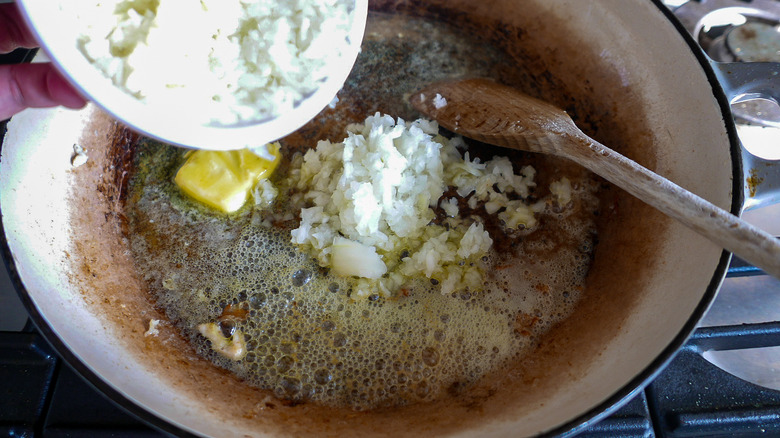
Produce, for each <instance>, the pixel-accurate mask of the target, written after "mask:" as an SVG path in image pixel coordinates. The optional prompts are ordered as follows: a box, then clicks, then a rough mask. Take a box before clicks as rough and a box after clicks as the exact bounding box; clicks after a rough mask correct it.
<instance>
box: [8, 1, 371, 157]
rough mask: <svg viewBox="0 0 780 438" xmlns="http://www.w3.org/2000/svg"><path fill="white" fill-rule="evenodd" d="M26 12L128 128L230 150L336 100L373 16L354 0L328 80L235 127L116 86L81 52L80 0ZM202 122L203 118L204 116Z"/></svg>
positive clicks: (67, 71) (70, 73) (71, 71)
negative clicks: (286, 108)
mask: <svg viewBox="0 0 780 438" xmlns="http://www.w3.org/2000/svg"><path fill="white" fill-rule="evenodd" d="M16 3H17V5H18V6H19V8H20V9H21V11H22V15H23V16H24V17H25V19H26V20H27V24H28V25H29V26H30V28H31V29H32V31H33V32H34V34H35V35H36V37H37V39H38V41H39V43H40V44H41V47H42V49H44V50H45V51H46V53H47V54H48V55H49V57H50V58H51V60H52V62H54V63H55V65H56V66H57V67H58V69H59V70H60V71H61V72H62V73H63V75H65V76H66V77H67V78H68V80H69V81H70V82H71V83H72V84H73V85H74V86H75V87H76V88H77V89H79V90H80V91H81V93H82V94H83V95H84V96H86V97H88V98H89V99H90V100H92V101H94V102H95V103H96V104H97V105H99V106H100V107H102V108H103V109H104V110H105V111H106V112H108V113H109V114H111V115H112V116H113V117H114V118H116V119H117V120H119V121H121V122H122V123H124V124H125V125H127V126H128V127H130V128H132V129H134V130H136V131H138V132H140V133H142V134H145V135H147V136H149V137H153V138H156V139H158V140H160V141H163V142H165V143H170V144H174V145H178V146H184V147H191V148H198V149H215V150H229V149H239V148H244V147H253V146H260V145H263V144H265V143H268V142H271V141H275V140H278V139H279V138H282V137H284V136H286V135H288V134H290V133H292V132H294V131H295V130H297V129H298V128H300V127H301V126H303V125H304V124H305V123H306V122H308V121H309V120H311V119H312V118H314V117H315V116H316V115H317V114H318V113H319V112H320V111H321V110H322V109H324V108H325V107H326V106H327V105H328V104H330V103H331V102H332V101H333V99H334V97H336V93H337V92H338V91H339V90H340V89H341V87H342V86H343V84H344V82H345V81H346V79H347V76H348V75H349V73H350V71H351V70H352V66H353V65H354V62H355V59H356V58H357V55H358V53H359V51H360V45H361V42H362V39H363V32H364V29H365V24H366V17H367V14H368V1H367V0H354V9H353V20H354V21H353V25H352V29H351V33H350V35H349V47H348V49H347V50H345V52H344V54H343V55H342V56H340V57H337V56H334V57H332V58H331V59H330V62H329V66H328V69H329V71H330V73H329V75H328V77H327V79H326V80H325V81H324V82H323V83H322V84H321V85H320V87H319V88H318V89H317V90H316V91H315V92H314V93H313V94H311V95H309V96H308V97H306V98H305V99H304V100H303V101H301V102H300V103H299V104H298V105H297V106H296V107H295V108H294V109H293V110H292V111H290V112H287V113H284V114H281V115H279V116H278V117H275V118H269V119H266V120H260V121H255V122H247V123H241V124H237V125H231V126H219V125H216V124H206V123H202V122H198V121H196V119H197V118H196V117H194V116H191V115H194V113H193V112H194V111H198V109H197V108H189V107H187V106H186V105H182V108H180V109H177V111H175V113H172V111H171V110H170V109H169V108H164V109H163V108H159V107H154V106H152V105H150V104H147V103H144V102H142V101H140V100H138V99H136V98H134V97H132V96H131V95H129V94H128V93H127V92H125V91H123V90H121V89H120V88H119V87H117V86H115V85H114V84H113V83H112V82H111V80H110V79H108V78H107V77H106V76H104V75H103V73H102V72H101V71H99V70H98V69H97V68H96V67H95V66H93V65H92V64H91V63H90V62H89V61H88V60H87V59H86V57H85V56H84V55H83V54H82V52H81V51H79V49H78V47H77V45H76V42H77V40H78V37H79V34H80V32H81V29H80V26H78V25H76V24H75V23H73V22H72V18H71V17H72V12H71V11H73V10H74V8H77V7H79V5H78V3H84V2H83V0H75V1H61V0H57V1H51V0H17V1H16ZM200 119H201V120H202V117H201V118H200Z"/></svg>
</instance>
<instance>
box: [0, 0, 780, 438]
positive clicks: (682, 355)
mask: <svg viewBox="0 0 780 438" xmlns="http://www.w3.org/2000/svg"><path fill="white" fill-rule="evenodd" d="M728 1H730V0H700V1H698V2H697V3H699V4H701V5H704V4H707V3H708V2H709V3H711V4H713V3H718V2H721V3H723V2H728ZM740 1H741V2H742V3H743V4H744V5H750V4H754V3H756V4H759V3H766V2H767V1H769V2H772V1H776V0H751V1H745V0H740ZM686 3H687V1H686V0H667V1H666V4H667V5H668V6H670V8H676V7H678V6H680V5H684V4H686ZM777 3H780V2H777ZM697 6H698V5H697ZM23 56H24V54H19V53H17V54H14V55H11V57H10V58H9V57H6V58H5V61H6V62H8V61H12V62H13V61H18V60H19V59H16V58H18V57H23ZM2 61H3V60H0V63H2ZM755 128H756V127H755V126H752V125H748V124H745V125H741V126H739V131H740V137H741V138H743V141H745V139H746V138H748V137H750V138H751V141H752V142H757V143H758V144H759V145H765V144H773V145H776V144H780V128H761V129H760V130H758V133H756V132H757V131H756V129H755ZM0 129H3V130H4V127H3V126H2V125H0ZM753 137H756V138H757V140H752V138H753ZM771 153H774V154H778V155H780V151H778V150H777V149H775V150H774V151H773V152H771ZM744 217H745V219H746V220H748V221H749V222H752V223H754V224H755V225H757V226H759V227H761V228H763V229H765V230H767V231H769V232H770V233H772V234H774V235H780V220H778V219H779V218H780V205H776V206H774V207H767V208H764V209H760V210H755V211H749V212H746V213H745V216H744ZM0 382H3V383H2V384H0V436H9V437H43V436H45V437H82V436H83V437H102V436H106V437H108V436H121V437H136V436H141V437H153V436H163V435H164V434H163V433H161V432H159V431H157V430H155V429H153V428H151V427H149V426H147V425H145V424H143V423H142V422H140V421H139V420H137V419H135V418H134V417H133V416H132V415H130V414H128V413H126V412H124V411H123V410H122V409H121V408H119V407H117V406H115V405H114V404H113V403H111V402H110V401H107V399H106V398H104V397H103V395H102V394H100V393H99V392H98V391H96V390H95V389H94V388H92V387H91V386H90V385H89V384H88V383H86V382H85V381H84V380H82V379H81V378H80V377H79V376H78V375H76V374H75V373H74V372H73V371H72V370H71V369H70V368H69V366H67V364H65V363H64V362H63V361H62V360H61V359H60V358H59V357H58V355H57V354H56V353H55V352H54V351H53V350H52V349H51V347H50V346H49V345H48V344H47V343H46V342H45V341H44V339H43V338H42V337H41V336H40V335H39V334H38V333H37V331H36V329H35V327H34V326H33V325H32V324H31V323H30V322H29V320H28V318H27V313H26V311H25V310H24V308H23V306H22V305H21V302H20V301H19V299H18V297H17V296H16V292H15V291H14V288H13V286H12V285H11V283H10V280H9V278H8V273H7V271H6V268H5V266H4V265H3V266H2V267H1V268H0ZM577 436H581V437H615V436H623V437H653V436H658V437H702V436H709V437H753V436H780V280H777V279H774V278H772V277H769V276H767V275H765V274H763V273H762V272H760V271H758V270H757V269H755V268H753V267H751V266H750V265H747V264H745V263H744V262H742V261H741V260H739V259H734V260H733V261H732V264H731V267H730V269H729V274H728V276H727V278H726V280H725V281H724V284H723V286H722V288H721V290H720V292H719V294H718V297H717V299H716V300H715V302H714V304H713V306H712V308H711V309H710V311H709V312H708V314H707V315H706V316H705V318H704V319H703V320H702V322H701V324H700V327H699V328H698V329H697V330H696V332H695V333H694V335H693V337H692V338H691V339H690V340H689V342H688V343H687V344H686V346H685V347H684V348H683V349H682V350H681V351H680V352H679V354H678V355H677V356H676V357H675V359H673V361H672V362H671V363H670V365H669V366H668V367H667V368H665V369H664V371H663V372H662V373H661V374H660V375H659V376H658V377H657V378H656V379H655V380H654V381H653V382H652V383H651V384H650V385H648V386H647V387H646V388H645V389H644V390H641V391H639V392H638V393H637V394H636V395H635V397H634V398H633V399H632V400H631V401H630V402H629V403H627V404H626V405H624V406H622V407H620V408H618V409H617V410H615V411H614V412H613V413H612V414H611V415H609V416H608V417H606V418H605V419H603V420H601V421H599V422H596V423H594V424H588V425H587V427H586V428H585V430H584V431H582V432H581V433H580V434H579V435H577Z"/></svg>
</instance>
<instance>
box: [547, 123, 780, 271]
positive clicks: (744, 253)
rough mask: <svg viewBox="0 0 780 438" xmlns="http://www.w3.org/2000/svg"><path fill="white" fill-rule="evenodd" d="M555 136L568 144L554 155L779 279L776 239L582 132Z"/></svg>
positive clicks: (778, 252)
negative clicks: (595, 175) (586, 170)
mask: <svg viewBox="0 0 780 438" xmlns="http://www.w3.org/2000/svg"><path fill="white" fill-rule="evenodd" d="M557 138H558V139H560V140H561V141H564V142H567V143H568V145H567V146H568V147H566V146H564V145H561V147H560V149H559V150H558V152H559V154H560V155H563V156H566V158H569V159H571V160H574V161H575V162H577V163H579V164H581V165H583V166H585V167H586V168H588V169H590V170H591V171H593V172H594V173H596V174H598V175H600V176H602V177H603V178H604V179H606V180H608V181H610V182H612V183H613V184H615V185H617V186H619V187H621V188H623V189H624V190H626V191H627V192H628V193H630V194H632V195H634V196H636V197H637V198H638V199H640V200H642V201H644V202H646V203H647V204H649V205H651V206H653V207H655V208H657V209H658V210H660V211H662V212H663V213H666V214H667V215H669V216H670V217H673V218H675V219H677V220H678V221H680V222H682V223H683V224H684V225H686V226H687V227H689V228H691V229H692V230H693V231H696V232H697V233H699V234H701V235H702V236H705V237H707V238H708V239H710V240H711V241H712V242H715V243H717V244H718V245H721V247H723V248H725V249H726V250H728V251H730V252H732V253H734V254H736V255H738V256H739V257H741V258H742V259H743V260H745V261H747V262H749V263H751V264H753V265H754V266H756V267H758V268H760V269H762V270H763V271H764V272H766V273H767V274H770V275H772V276H774V277H776V278H780V241H778V239H776V238H775V237H774V236H772V235H771V234H769V233H767V232H765V231H763V230H761V229H759V228H756V227H755V226H753V225H751V224H749V223H747V222H745V221H744V220H742V219H740V218H739V217H738V216H735V215H733V214H731V213H729V212H727V211H725V210H723V209H722V208H720V207H718V206H716V205H714V204H712V203H711V202H709V201H707V200H705V199H703V198H701V197H699V196H697V195H695V194H693V193H691V192H689V191H688V190H685V189H683V188H682V187H680V186H678V185H677V184H675V183H673V182H671V181H669V180H668V179H666V178H664V177H662V176H660V175H658V174H656V173H653V172H651V171H649V170H647V169H646V168H644V167H642V166H641V165H639V164H638V163H636V162H634V161H632V160H631V159H629V158H627V157H625V156H623V155H621V154H619V153H617V152H615V151H613V150H612V149H609V148H608V147H606V146H604V145H602V144H601V143H599V142H597V141H595V140H593V139H592V138H590V137H588V136H586V135H584V134H582V135H574V136H568V135H565V136H561V137H557ZM572 146H574V147H572Z"/></svg>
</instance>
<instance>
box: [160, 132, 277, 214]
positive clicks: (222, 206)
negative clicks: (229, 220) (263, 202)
mask: <svg viewBox="0 0 780 438" xmlns="http://www.w3.org/2000/svg"><path fill="white" fill-rule="evenodd" d="M279 147H280V146H279V143H272V144H269V145H267V147H266V151H265V152H268V153H267V154H266V153H264V154H263V155H264V157H261V156H259V155H258V154H257V153H255V152H252V151H250V150H249V149H242V150H236V151H207V150H197V151H194V152H191V153H190V155H189V157H188V158H187V161H186V162H185V163H184V165H182V167H181V168H180V169H179V171H178V172H177V173H176V178H175V181H176V185H178V186H179V188H181V190H182V191H183V192H184V193H186V194H187V195H189V196H191V197H192V198H194V199H195V200H197V201H198V202H201V203H203V204H205V205H207V206H209V207H212V208H215V209H217V210H220V211H223V212H225V213H232V212H234V211H236V210H238V209H239V208H241V207H242V206H243V205H244V204H245V203H246V201H247V198H248V197H249V194H250V192H251V191H252V189H253V188H254V187H255V185H257V183H258V182H260V181H261V180H262V179H264V178H268V177H269V176H271V173H273V171H274V169H276V166H278V165H279V161H280V159H281V154H280V153H279ZM269 158H270V160H269Z"/></svg>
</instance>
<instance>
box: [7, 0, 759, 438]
mask: <svg viewBox="0 0 780 438" xmlns="http://www.w3.org/2000/svg"><path fill="white" fill-rule="evenodd" d="M649 1H650V2H651V3H652V4H653V5H654V6H656V7H657V8H658V9H659V11H660V13H661V14H663V15H664V16H665V18H666V19H667V20H669V21H670V22H671V23H672V24H673V25H674V27H675V29H676V30H677V32H678V33H679V34H680V36H681V37H682V38H683V40H684V41H685V42H686V43H687V44H688V46H689V48H690V49H691V52H692V53H693V55H694V56H695V58H696V59H697V61H698V62H699V64H700V66H701V68H702V69H703V71H704V73H705V75H706V77H707V81H708V82H709V83H710V86H711V88H712V91H713V95H714V97H715V99H716V101H717V102H718V105H719V107H720V111H721V114H722V116H723V122H724V125H725V126H724V127H725V129H726V133H727V136H728V139H729V144H730V146H731V147H730V156H731V168H732V169H731V171H732V190H731V191H732V202H731V208H730V212H731V213H732V214H735V215H737V216H738V215H739V213H740V212H741V209H742V205H743V204H744V189H743V186H742V175H743V173H742V169H743V166H742V154H741V151H742V148H741V145H740V141H739V138H738V136H737V131H736V125H735V122H734V118H733V115H732V113H731V109H730V108H731V107H730V103H729V100H728V98H727V97H726V94H725V92H724V91H723V88H722V86H721V84H720V82H719V81H718V78H717V76H716V75H715V71H714V70H713V69H712V67H711V65H710V62H709V59H708V57H707V55H706V54H705V53H704V52H703V51H702V49H701V47H700V46H699V45H698V43H696V41H695V40H694V39H693V37H692V36H691V35H690V34H689V33H688V31H687V30H686V29H685V28H684V26H683V25H682V24H681V23H680V22H679V20H678V19H677V18H676V16H675V15H674V14H673V12H672V11H671V10H669V9H668V8H667V7H666V6H665V5H664V4H663V2H662V0H649ZM5 133H6V127H5V122H0V154H2V147H3V144H2V143H3V142H2V140H3V139H4V137H5ZM0 256H2V259H3V262H4V264H5V266H6V269H7V270H8V273H9V277H10V279H11V283H12V284H13V286H14V289H15V290H16V292H17V295H18V296H19V298H20V299H21V301H22V303H23V305H24V307H25V309H26V310H27V312H28V314H29V318H30V320H31V321H32V322H33V324H34V325H35V326H36V328H37V329H38V332H39V334H40V335H41V336H42V337H43V339H44V340H45V341H46V342H47V343H48V344H49V345H50V346H52V348H53V349H54V350H55V351H56V353H57V354H58V355H59V356H60V358H61V359H63V361H64V362H65V363H66V364H67V365H68V366H69V367H70V368H71V369H73V370H74V371H75V372H76V374H77V375H79V376H80V377H81V378H82V379H83V380H85V381H86V382H87V383H88V384H89V385H90V386H92V387H93V388H94V389H96V390H97V391H98V392H99V393H100V394H102V395H103V396H105V397H106V398H107V399H109V400H110V401H111V402H112V403H114V404H115V405H117V406H118V407H119V408H120V409H122V410H124V411H126V412H128V413H129V414H131V415H133V416H135V417H136V418H138V419H139V420H140V421H142V422H143V423H145V424H147V425H149V426H150V427H152V428H154V429H156V430H158V431H160V432H163V433H167V434H170V435H175V436H184V437H196V436H198V435H195V434H193V433H192V432H190V431H188V430H186V429H184V428H182V427H180V426H178V425H176V424H174V423H172V422H170V421H168V420H166V419H164V418H162V417H160V416H158V415H157V414H154V413H152V412H150V411H148V410H146V409H144V408H142V407H141V406H139V405H137V404H135V403H134V402H133V401H131V400H130V399H129V398H127V397H126V396H125V395H123V394H122V393H121V392H120V391H118V390H116V389H114V388H113V387H112V386H110V385H109V384H108V383H107V382H106V381H104V380H103V379H102V378H101V377H100V376H99V375H98V374H97V373H95V372H93V371H92V370H91V369H90V368H89V367H87V366H86V364H84V363H83V362H82V361H81V360H80V359H78V358H77V357H76V356H75V355H74V354H73V353H72V352H70V350H68V349H67V348H66V346H65V344H64V343H63V342H62V341H61V340H60V339H59V337H58V336H57V334H56V333H55V332H54V330H53V329H52V328H51V327H50V326H49V325H48V324H47V323H46V320H45V318H43V316H42V315H41V314H40V313H39V312H38V310H37V308H36V307H35V305H34V303H33V302H32V300H31V299H30V297H29V295H28V293H27V291H26V289H25V287H24V284H23V283H22V280H21V278H20V277H19V275H18V272H17V270H16V264H15V261H14V259H13V256H12V254H11V250H10V247H9V245H8V240H7V238H6V234H5V229H4V225H3V221H2V206H0ZM730 259H731V254H730V253H729V252H728V251H725V250H724V251H723V252H722V253H721V257H720V261H719V263H718V266H717V267H716V269H715V272H714V273H713V276H712V278H711V280H710V283H709V285H708V286H707V289H706V291H705V293H704V294H703V295H702V299H701V300H700V302H699V304H698V305H697V307H696V308H695V309H694V311H693V313H692V314H691V316H690V318H689V319H688V321H687V322H686V323H685V324H684V325H683V326H682V328H681V329H680V331H679V332H678V334H677V336H675V338H674V339H673V340H672V341H671V342H670V343H669V345H667V347H666V348H665V349H664V350H663V351H662V352H661V353H660V354H659V355H658V356H657V357H656V358H655V359H654V360H653V361H651V362H650V363H649V364H648V365H647V366H646V367H645V368H644V369H643V370H642V371H640V372H639V373H638V374H637V376H636V377H634V378H633V379H631V380H630V381H629V382H628V383H626V384H625V385H624V386H623V387H621V388H620V389H619V390H618V391H616V392H615V393H614V394H613V395H612V396H610V397H608V398H607V399H606V400H604V401H602V402H601V403H599V404H597V405H595V406H594V407H592V408H591V409H589V410H587V411H586V412H584V413H583V414H581V415H579V416H577V417H575V418H573V419H571V420H569V421H567V422H565V423H563V424H561V425H559V426H556V427H554V428H553V429H550V430H548V431H544V432H541V433H540V434H539V435H538V436H542V437H547V436H550V437H552V436H573V435H576V434H577V433H580V432H582V431H583V430H584V429H585V428H587V427H588V426H590V425H592V424H595V423H597V422H598V421H600V420H602V419H603V418H605V417H607V416H608V415H610V414H612V413H613V412H614V411H616V410H618V409H619V408H620V407H622V406H623V405H624V404H625V403H626V402H628V401H629V400H630V399H632V398H633V397H635V396H636V395H637V394H638V393H639V392H640V391H643V390H644V388H645V387H646V386H647V385H648V384H649V383H650V382H652V381H653V380H654V379H655V378H656V377H657V376H658V375H659V374H660V373H661V372H662V371H663V370H664V369H665V368H666V367H667V366H668V365H669V363H670V362H671V361H672V360H673V359H674V357H675V356H676V355H677V354H678V353H679V351H680V350H681V349H682V348H683V346H684V345H685V343H686V342H687V341H688V339H689V338H690V336H691V335H692V334H693V332H694V331H695V329H696V326H697V325H698V323H699V321H700V320H701V318H702V317H703V316H704V314H705V313H706V311H707V310H708V309H709V307H710V306H711V304H712V302H713V301H714V299H715V297H716V295H717V292H718V290H719V289H720V285H721V283H722V281H723V279H724V278H725V276H726V272H727V270H728V266H729V262H730Z"/></svg>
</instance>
